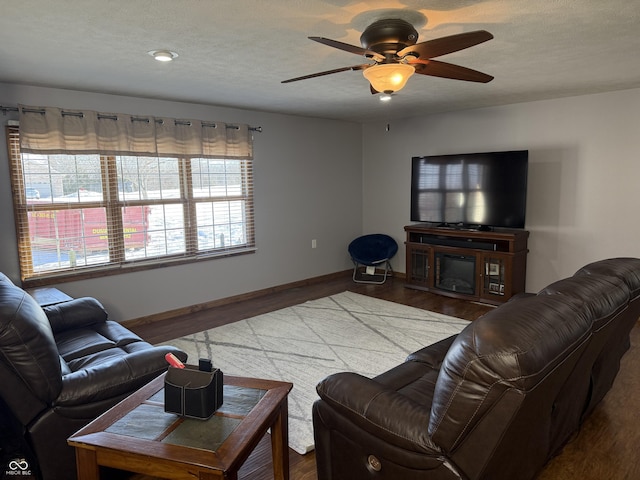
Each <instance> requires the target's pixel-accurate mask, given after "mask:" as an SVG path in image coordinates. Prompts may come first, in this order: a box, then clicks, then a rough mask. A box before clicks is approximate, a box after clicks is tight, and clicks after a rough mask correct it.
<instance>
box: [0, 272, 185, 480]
mask: <svg viewBox="0 0 640 480" xmlns="http://www.w3.org/2000/svg"><path fill="white" fill-rule="evenodd" d="M168 352H171V353H174V354H175V355H176V356H178V358H180V359H181V360H183V361H185V360H186V354H185V353H184V352H182V351H181V350H179V349H177V348H174V347H154V346H152V345H150V344H149V343H147V342H144V341H142V339H141V338H140V337H138V336H137V335H135V334H133V333H132V332H131V331H129V330H128V329H126V328H125V327H123V326H122V325H120V324H118V323H117V322H114V321H111V320H108V317H107V312H106V311H105V310H104V308H103V307H102V305H101V304H100V303H99V302H98V301H97V300H96V299H94V298H89V297H86V298H79V299H75V300H71V301H68V302H64V303H60V304H57V305H53V306H50V307H45V308H44V309H43V308H41V307H40V306H39V305H38V304H37V302H36V301H35V300H34V299H33V298H32V297H31V296H30V295H28V294H27V293H26V292H25V291H24V290H22V289H21V288H19V287H17V286H16V285H14V284H13V283H12V282H11V280H9V278H7V277H6V276H5V275H3V274H1V273H0V400H2V401H1V402H0V406H1V407H2V408H3V411H2V415H1V416H2V417H4V418H3V420H4V424H5V427H6V426H7V425H11V426H13V427H14V429H15V430H16V431H14V434H13V437H14V438H13V440H14V442H13V444H15V443H16V442H18V443H20V447H21V449H22V450H21V453H23V454H24V455H25V456H26V457H27V463H28V464H29V469H30V470H32V471H33V473H34V474H37V475H38V476H41V478H42V479H43V480H73V479H75V478H76V467H75V454H74V451H73V449H72V448H71V447H69V446H68V445H67V438H68V437H70V436H71V435H72V434H73V433H75V432H76V431H77V430H79V429H80V428H81V427H83V426H84V425H86V424H87V423H89V422H90V421H91V420H93V419H95V418H96V417H97V416H98V415H100V414H102V413H103V412H104V411H106V410H107V409H108V408H110V407H112V406H113V405H115V404H116V403H118V402H119V401H120V400H122V399H124V398H125V397H127V396H128V395H130V394H131V393H133V392H134V391H135V390H137V389H139V388H140V387H142V386H143V385H145V384H146V383H148V382H149V381H150V380H152V379H153V378H155V377H156V376H158V375H159V374H160V373H162V372H164V371H165V370H166V369H167V366H168V365H167V362H166V361H165V359H164V356H165V354H166V353H168ZM5 435H6V433H5ZM5 441H6V438H5ZM5 467H6V465H2V468H3V469H4V468H5ZM3 471H4V470H3Z"/></svg>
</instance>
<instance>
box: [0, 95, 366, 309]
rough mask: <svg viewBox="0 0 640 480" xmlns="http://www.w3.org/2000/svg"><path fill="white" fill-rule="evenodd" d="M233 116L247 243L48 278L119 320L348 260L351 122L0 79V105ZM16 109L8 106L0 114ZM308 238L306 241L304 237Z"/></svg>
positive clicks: (358, 180) (0, 145)
mask: <svg viewBox="0 0 640 480" xmlns="http://www.w3.org/2000/svg"><path fill="white" fill-rule="evenodd" d="M18 103H21V104H25V105H32V106H55V107H62V108H68V109H86V110H97V111H100V112H111V113H131V114H139V115H157V116H167V117H176V118H195V119H202V120H211V121H222V122H242V123H248V124H249V125H253V126H262V127H263V130H264V131H263V133H256V134H255V137H254V138H255V142H254V183H255V217H256V241H257V247H258V250H257V253H255V254H251V255H242V256H238V257H230V258H225V259H218V260H211V261H205V262H200V263H196V264H188V265H181V266H174V267H168V268H164V269H155V270H149V271H144V272H135V273H128V274H123V275H115V276H108V277H103V278H97V279H91V280H85V281H82V282H70V283H65V284H60V285H57V286H58V287H59V288H60V289H62V290H63V291H65V292H67V293H68V294H70V295H71V296H73V297H79V296H84V295H88V296H95V297H97V298H98V299H100V300H101V301H102V302H103V303H104V305H105V307H106V308H107V310H108V311H109V313H110V316H111V317H112V318H113V319H114V320H118V321H122V320H126V319H132V318H137V317H141V316H145V315H150V314H153V313H158V312H162V311H166V310H172V309H176V308H181V307H184V306H189V305H194V304H199V303H204V302H207V301H211V300H215V299H219V298H224V297H228V296H232V295H238V294H241V293H246V292H252V291H255V290H260V289H263V288H269V287H273V286H277V285H282V284H286V283H290V282H295V281H298V280H303V279H306V278H311V277H316V276H319V275H324V274H328V273H333V272H337V271H341V270H346V269H349V268H351V261H350V260H349V256H348V254H347V251H346V246H347V245H348V243H349V242H350V241H351V240H352V239H353V238H354V237H356V236H358V235H359V234H360V233H361V228H362V146H361V145H362V144H361V126H360V125H358V124H355V123H347V122H338V121H330V120H321V119H313V118H302V117H293V116H286V115H276V114H269V113H263V112H256V111H246V110H238V109H230V108H219V107H212V106H206V105H195V104H186V103H176V102H166V101H158V100H151V99H142V98H131V97H122V96H114V95H104V94H93V93H86V92H75V91H70V90H59V89H49V88H39V87H26V86H18V85H12V84H0V105H3V106H16V105H17V104H18ZM10 118H17V114H11V113H10V114H9V115H7V117H5V118H4V119H2V121H1V123H2V124H3V125H4V124H5V120H7V119H10ZM4 137H5V136H4V135H2V136H1V139H0V202H1V204H2V206H3V208H2V209H0V225H2V229H0V245H1V246H2V255H1V256H0V271H2V272H4V273H5V274H7V275H8V276H10V277H11V278H12V280H13V281H14V282H19V269H18V260H17V247H16V241H15V229H14V219H13V211H12V208H11V192H10V183H9V174H8V172H9V167H8V159H7V149H6V144H5V138H4ZM312 239H316V240H317V248H316V249H311V240H312Z"/></svg>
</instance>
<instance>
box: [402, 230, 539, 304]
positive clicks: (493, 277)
mask: <svg viewBox="0 0 640 480" xmlns="http://www.w3.org/2000/svg"><path fill="white" fill-rule="evenodd" d="M487 228H488V227H487ZM404 230H405V232H406V235H407V240H406V242H405V246H406V262H407V264H406V272H407V273H406V286H407V287H409V288H415V289H419V290H425V291H429V292H433V293H439V294H442V295H447V296H450V297H455V298H464V299H468V300H474V301H481V302H485V303H490V304H494V305H499V304H501V303H504V302H506V301H507V300H508V299H509V298H511V297H512V296H513V295H515V294H517V293H521V292H524V291H525V277H526V268H527V253H528V250H527V239H528V238H529V232H528V231H526V230H519V229H506V228H488V229H482V228H475V229H471V228H469V229H460V228H455V226H437V227H436V226H430V225H427V224H414V225H407V226H406V227H404Z"/></svg>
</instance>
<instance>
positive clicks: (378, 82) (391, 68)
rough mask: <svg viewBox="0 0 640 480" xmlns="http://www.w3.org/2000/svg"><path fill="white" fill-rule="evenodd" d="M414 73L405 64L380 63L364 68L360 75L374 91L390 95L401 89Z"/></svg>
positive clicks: (413, 69)
mask: <svg viewBox="0 0 640 480" xmlns="http://www.w3.org/2000/svg"><path fill="white" fill-rule="evenodd" d="M415 71H416V69H415V68H414V67H412V66H411V65H407V64H406V63H382V64H378V65H373V66H371V67H369V68H365V69H364V70H363V71H362V74H363V75H364V78H366V79H367V80H368V81H369V83H370V84H371V86H372V87H373V88H374V89H375V90H376V91H378V92H384V93H387V94H390V93H394V92H397V91H399V90H401V89H403V88H404V86H405V85H406V84H407V80H409V77H411V75H413V74H414V73H415Z"/></svg>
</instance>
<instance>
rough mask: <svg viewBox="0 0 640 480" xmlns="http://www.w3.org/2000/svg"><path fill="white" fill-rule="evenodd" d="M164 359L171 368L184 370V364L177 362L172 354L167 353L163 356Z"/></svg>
mask: <svg viewBox="0 0 640 480" xmlns="http://www.w3.org/2000/svg"><path fill="white" fill-rule="evenodd" d="M164 359H165V360H166V361H167V362H169V365H171V366H172V367H175V368H184V363H182V362H181V361H180V360H178V357H176V356H175V355H174V354H173V353H167V354H166V355H165V356H164Z"/></svg>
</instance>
